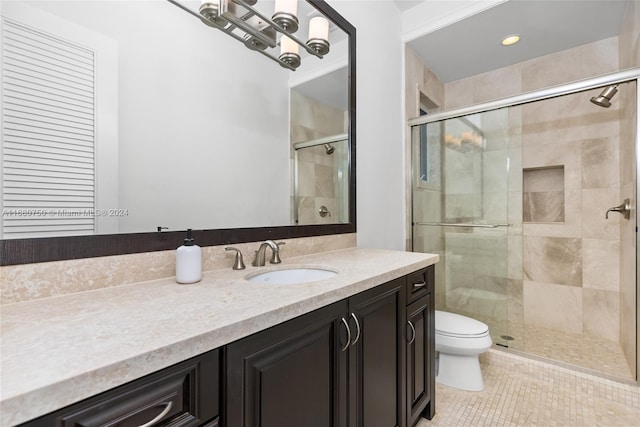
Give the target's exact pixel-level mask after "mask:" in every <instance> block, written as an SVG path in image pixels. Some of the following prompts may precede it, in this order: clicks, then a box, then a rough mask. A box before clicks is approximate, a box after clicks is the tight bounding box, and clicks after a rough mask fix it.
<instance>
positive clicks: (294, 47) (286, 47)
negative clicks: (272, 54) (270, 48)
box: [280, 36, 299, 54]
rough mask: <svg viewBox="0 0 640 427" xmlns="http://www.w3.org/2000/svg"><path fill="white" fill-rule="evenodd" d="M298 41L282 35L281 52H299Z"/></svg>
mask: <svg viewBox="0 0 640 427" xmlns="http://www.w3.org/2000/svg"><path fill="white" fill-rule="evenodd" d="M298 52H299V46H298V43H296V42H294V41H293V40H291V39H290V38H289V37H287V36H282V38H281V39H280V53H281V54H282V53H295V54H298Z"/></svg>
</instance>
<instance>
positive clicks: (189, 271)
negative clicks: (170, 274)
mask: <svg viewBox="0 0 640 427" xmlns="http://www.w3.org/2000/svg"><path fill="white" fill-rule="evenodd" d="M200 279H202V250H201V249H200V246H198V245H196V244H195V242H194V240H193V236H192V230H191V229H190V228H189V229H188V230H187V238H186V239H184V244H183V245H182V246H180V247H179V248H178V250H177V251H176V282H178V283H183V284H187V283H196V282H199V281H200Z"/></svg>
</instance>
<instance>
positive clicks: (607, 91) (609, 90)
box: [591, 85, 618, 108]
mask: <svg viewBox="0 0 640 427" xmlns="http://www.w3.org/2000/svg"><path fill="white" fill-rule="evenodd" d="M616 93H618V85H611V86H607V87H606V88H604V90H603V91H602V92H601V93H600V95H598V96H594V97H592V98H591V102H593V103H594V104H596V105H598V106H600V107H604V108H609V107H611V98H613V96H614V95H615V94H616Z"/></svg>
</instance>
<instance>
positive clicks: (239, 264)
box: [224, 247, 246, 270]
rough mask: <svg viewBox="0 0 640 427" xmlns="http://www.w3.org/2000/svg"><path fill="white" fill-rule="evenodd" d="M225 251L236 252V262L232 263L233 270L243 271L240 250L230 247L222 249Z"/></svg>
mask: <svg viewBox="0 0 640 427" xmlns="http://www.w3.org/2000/svg"><path fill="white" fill-rule="evenodd" d="M224 250H225V251H227V252H229V251H235V252H236V260H235V262H234V263H233V267H231V268H233V269H234V270H244V269H245V268H246V267H245V266H244V260H243V259H242V252H240V249H238V248H232V247H226V248H224Z"/></svg>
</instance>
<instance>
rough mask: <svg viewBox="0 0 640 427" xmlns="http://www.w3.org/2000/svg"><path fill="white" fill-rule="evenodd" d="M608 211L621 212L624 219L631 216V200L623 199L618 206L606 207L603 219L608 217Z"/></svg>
mask: <svg viewBox="0 0 640 427" xmlns="http://www.w3.org/2000/svg"><path fill="white" fill-rule="evenodd" d="M609 212H618V213H619V214H621V215H622V216H623V217H624V219H630V218H631V201H630V200H629V199H624V201H623V202H622V204H620V206H615V207H613V208H610V209H607V212H606V213H605V214H604V218H605V219H609Z"/></svg>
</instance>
